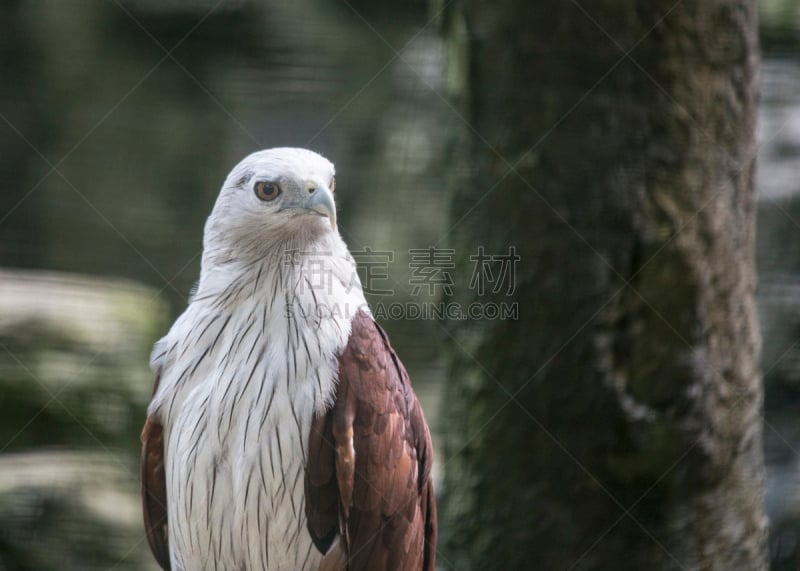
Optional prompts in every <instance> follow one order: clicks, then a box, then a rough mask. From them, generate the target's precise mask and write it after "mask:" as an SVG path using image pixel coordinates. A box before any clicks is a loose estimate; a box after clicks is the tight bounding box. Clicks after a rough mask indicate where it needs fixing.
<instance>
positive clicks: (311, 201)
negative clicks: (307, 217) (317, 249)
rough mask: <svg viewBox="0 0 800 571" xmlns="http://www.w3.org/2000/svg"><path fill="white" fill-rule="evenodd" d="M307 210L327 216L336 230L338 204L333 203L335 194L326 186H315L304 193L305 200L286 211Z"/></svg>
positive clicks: (287, 207)
mask: <svg viewBox="0 0 800 571" xmlns="http://www.w3.org/2000/svg"><path fill="white" fill-rule="evenodd" d="M289 208H291V209H297V210H305V211H306V212H313V213H316V214H318V215H320V216H325V217H327V218H328V220H329V221H330V223H331V228H332V229H333V230H334V231H335V230H336V204H335V203H334V202H333V193H332V192H331V191H330V189H328V187H327V186H325V185H322V184H320V185H315V186H311V187H309V188H307V189H306V190H305V191H304V196H303V198H302V199H301V200H300V201H298V202H297V203H295V204H292V205H290V206H286V207H285V208H284V209H289Z"/></svg>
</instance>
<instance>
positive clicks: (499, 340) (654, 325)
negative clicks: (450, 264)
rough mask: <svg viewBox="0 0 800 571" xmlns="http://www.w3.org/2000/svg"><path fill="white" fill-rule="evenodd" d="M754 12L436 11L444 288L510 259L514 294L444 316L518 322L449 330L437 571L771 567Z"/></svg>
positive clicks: (472, 5) (512, 1)
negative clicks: (457, 135) (456, 272)
mask: <svg viewBox="0 0 800 571" xmlns="http://www.w3.org/2000/svg"><path fill="white" fill-rule="evenodd" d="M755 18H756V6H755V2H754V1H745V0H684V1H683V2H677V3H676V2H675V0H660V1H654V2H636V3H634V2H619V1H617V0H596V1H593V2H585V1H583V0H579V1H572V2H570V1H564V0H540V1H538V2H533V3H532V2H528V1H525V0H463V1H462V2H461V4H460V6H459V8H458V9H457V10H454V11H452V13H451V14H450V15H449V16H448V18H447V22H446V23H447V25H446V32H445V33H446V39H447V45H448V54H449V57H450V65H451V66H452V67H451V68H450V73H449V77H450V78H454V79H455V81H457V82H459V81H460V82H461V94H462V95H463V99H464V100H463V105H462V109H463V113H464V118H465V120H466V122H468V123H469V125H470V128H469V129H467V132H468V136H467V137H465V139H466V140H465V141H464V142H463V153H460V155H461V157H463V159H462V162H461V163H460V164H459V165H458V166H459V167H460V168H458V169H454V170H456V171H458V172H460V173H462V174H461V175H458V176H459V178H458V181H457V184H456V187H457V190H456V194H455V201H454V205H453V209H452V212H451V214H452V217H453V218H452V220H453V224H454V225H455V227H454V230H453V232H452V235H451V244H452V246H453V247H454V248H455V250H456V252H457V255H458V256H459V257H460V261H461V263H460V264H458V267H460V268H464V269H463V273H462V275H461V276H460V277H461V282H459V283H462V282H463V283H466V281H468V280H469V279H470V277H475V276H474V275H472V273H471V272H472V270H473V266H474V264H473V262H475V260H474V258H473V260H470V259H469V258H468V256H469V255H470V254H471V255H473V256H474V255H475V254H476V253H477V249H478V247H479V246H483V247H484V252H485V254H486V255H489V254H507V253H508V250H509V247H510V246H511V245H513V246H515V247H516V253H517V254H518V255H519V256H520V258H521V260H520V261H519V262H518V264H517V265H516V276H515V286H516V287H515V289H514V291H513V293H512V294H511V295H507V294H508V293H509V292H508V289H507V288H505V287H504V288H502V289H501V290H500V291H498V292H497V293H492V291H491V288H489V287H487V288H486V291H484V293H483V295H481V294H479V292H478V291H477V288H476V287H473V288H472V289H470V291H469V292H468V293H463V292H462V294H461V295H462V297H461V298H460V299H457V301H461V302H463V303H473V302H477V303H481V304H483V305H484V307H485V306H486V304H488V303H499V302H508V303H517V304H518V312H519V313H518V319H495V320H489V319H484V320H481V321H475V320H465V321H462V322H458V323H457V324H455V325H453V326H452V335H453V341H454V342H453V344H452V351H453V355H454V356H453V359H452V365H451V369H450V374H449V379H448V386H447V395H446V398H445V403H446V411H445V413H444V414H445V417H444V421H443V426H444V427H445V429H446V430H447V433H446V435H445V454H444V456H445V460H446V465H445V468H444V469H445V472H446V476H445V478H446V480H445V482H446V486H445V498H444V501H443V505H442V512H443V513H442V519H443V524H444V526H443V531H444V549H443V550H442V557H441V566H442V567H443V568H448V565H449V568H455V569H459V570H461V569H482V570H483V569H504V570H508V569H525V570H529V569H543V570H564V571H567V570H578V569H614V570H619V569H632V570H633V569H636V570H642V569H647V570H653V571H655V570H662V569H683V570H692V569H703V570H726V571H727V570H732V569H742V570H745V569H746V570H762V569H766V552H765V545H766V541H765V540H766V521H765V517H764V515H763V511H762V494H763V491H762V488H763V478H764V474H763V459H762V452H761V428H760V421H761V417H760V407H761V400H762V393H761V384H760V377H759V372H758V370H757V364H758V351H759V336H758V331H757V324H756V315H755V306H754V298H753V294H754V287H755V275H754V265H753V238H754V197H753V185H752V181H753V168H754V159H755V151H756V149H755V141H754V136H755V129H754V127H755V117H756V102H757V101H756V100H757V69H758V55H757V39H756V20H755ZM626 52H630V53H629V57H628V56H626ZM498 263H500V264H502V263H501V262H496V263H495V265H494V266H492V267H493V270H494V271H493V273H492V274H491V275H492V276H493V277H495V278H496V277H497V276H498V275H499V274H500V273H501V272H500V266H499V265H498ZM476 283H477V282H473V283H472V284H471V285H473V286H475V285H476Z"/></svg>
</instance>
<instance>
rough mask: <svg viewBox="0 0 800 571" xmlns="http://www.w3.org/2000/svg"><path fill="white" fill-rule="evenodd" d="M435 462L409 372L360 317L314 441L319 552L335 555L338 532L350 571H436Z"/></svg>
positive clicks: (313, 517)
mask: <svg viewBox="0 0 800 571" xmlns="http://www.w3.org/2000/svg"><path fill="white" fill-rule="evenodd" d="M432 460H433V450H432V447H431V438H430V433H429V432H428V426H427V424H426V423H425V418H424V417H423V415H422V408H421V407H420V405H419V401H418V400H417V397H416V395H415V394H414V391H413V390H412V388H411V383H410V382H409V380H408V374H407V373H406V370H405V368H404V367H403V365H402V364H401V363H400V361H399V359H398V358H397V355H396V354H395V353H394V350H393V349H392V347H391V345H389V341H388V339H387V337H386V334H385V333H384V332H383V330H382V329H381V328H380V327H378V325H377V324H376V323H375V322H374V321H373V320H372V318H370V317H369V316H367V315H366V314H364V313H362V312H359V314H358V315H357V316H356V317H355V318H354V319H353V327H352V332H351V334H350V339H349V341H348V344H347V347H346V348H345V350H344V353H343V354H342V356H341V357H340V358H339V385H338V387H337V392H336V399H335V402H334V404H333V407H332V408H331V409H330V410H329V411H328V412H327V413H326V414H325V415H324V416H320V417H317V418H315V419H314V422H313V424H312V427H311V434H310V435H309V457H308V466H307V470H306V515H307V516H308V529H309V531H310V532H311V536H312V538H313V540H314V543H315V545H316V546H317V548H318V549H319V550H320V551H321V552H322V553H326V552H327V551H328V549H329V548H330V546H331V544H332V542H333V541H334V539H335V538H336V536H337V534H338V535H340V536H341V539H340V541H341V542H342V543H343V544H344V549H345V552H346V554H347V556H348V561H349V567H348V569H349V570H350V571H362V570H364V571H381V570H393V571H397V570H401V571H402V570H408V571H411V570H413V571H418V570H425V571H433V569H434V563H435V558H436V533H437V523H436V503H435V500H434V495H433V479H432V477H431V464H432Z"/></svg>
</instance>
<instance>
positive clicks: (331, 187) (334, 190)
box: [328, 176, 336, 192]
mask: <svg viewBox="0 0 800 571" xmlns="http://www.w3.org/2000/svg"><path fill="white" fill-rule="evenodd" d="M328 188H330V189H331V192H336V177H335V176H334V177H331V184H330V185H329V186H328Z"/></svg>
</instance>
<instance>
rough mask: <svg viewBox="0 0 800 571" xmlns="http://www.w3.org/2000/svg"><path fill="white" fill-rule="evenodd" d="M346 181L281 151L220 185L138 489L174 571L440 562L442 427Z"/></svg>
mask: <svg viewBox="0 0 800 571" xmlns="http://www.w3.org/2000/svg"><path fill="white" fill-rule="evenodd" d="M335 184H336V181H335V169H334V165H333V164H332V163H331V162H330V161H329V160H327V159H326V158H324V157H323V156H321V155H319V154H317V153H315V152H313V151H310V150H307V149H301V148H288V147H283V148H274V149H268V150H262V151H257V152H254V153H252V154H250V155H249V156H247V157H245V158H244V159H243V160H242V161H241V162H240V163H239V164H237V165H236V166H235V167H234V168H233V170H231V172H230V173H229V174H228V176H227V178H226V179H225V181H224V183H223V185H222V188H221V190H220V192H219V195H218V197H217V200H216V202H215V204H214V207H213V209H212V211H211V214H210V215H209V217H208V219H207V221H206V224H205V228H204V235H203V254H202V259H201V268H200V277H199V280H198V283H197V285H196V289H195V290H194V292H193V293H192V295H191V296H190V298H189V300H188V304H187V306H186V308H185V310H184V312H183V313H182V314H181V315H180V316H179V317H178V318H177V319H176V320H175V322H174V324H173V325H172V326H171V328H170V329H169V331H168V332H167V334H166V335H165V336H164V337H163V338H161V339H160V340H159V341H157V342H156V343H155V345H154V348H153V352H152V355H151V358H150V366H151V368H152V370H153V372H154V375H155V384H154V388H153V393H152V397H151V400H150V403H149V405H148V407H147V416H146V420H145V424H144V428H143V430H142V435H141V441H142V454H141V492H142V503H143V513H144V524H145V531H146V536H147V539H148V542H149V544H150V548H151V550H152V552H153V555H154V557H155V559H156V561H157V563H158V564H159V565H160V566H161V568H162V569H165V570H167V569H169V570H172V571H196V570H206V569H214V570H223V571H234V570H236V571H239V570H249V571H255V570H270V571H273V570H275V571H282V570H289V569H291V570H320V571H333V570H349V571H362V570H363V571H367V570H369V571H381V570H400V571H406V570H407V571H411V570H414V571H416V570H425V571H433V569H434V567H435V559H436V540H437V530H438V527H437V526H438V524H437V517H436V501H435V494H434V487H433V477H432V473H431V467H432V462H433V448H432V444H431V436H430V431H429V428H428V425H427V423H426V420H425V417H424V414H423V411H422V408H421V405H420V403H419V401H418V399H417V397H416V395H415V393H414V391H413V388H412V386H411V383H410V380H409V377H408V373H407V371H406V369H405V367H404V366H403V364H402V363H401V361H400V359H399V358H398V356H397V354H396V353H395V351H394V349H393V348H392V346H391V344H390V342H389V339H388V336H387V334H386V332H385V331H384V330H383V329H382V328H381V327H380V326H379V325H378V324H377V323H376V322H375V320H374V319H373V316H372V314H371V312H370V309H369V306H368V304H367V302H366V300H365V297H364V293H363V287H362V284H361V282H360V280H359V276H358V273H357V266H356V263H355V260H354V258H353V256H352V254H351V253H350V251H349V250H348V248H347V245H346V244H345V241H344V240H343V238H342V236H341V235H340V233H339V230H338V224H337V217H336V204H335V201H334V191H335Z"/></svg>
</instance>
